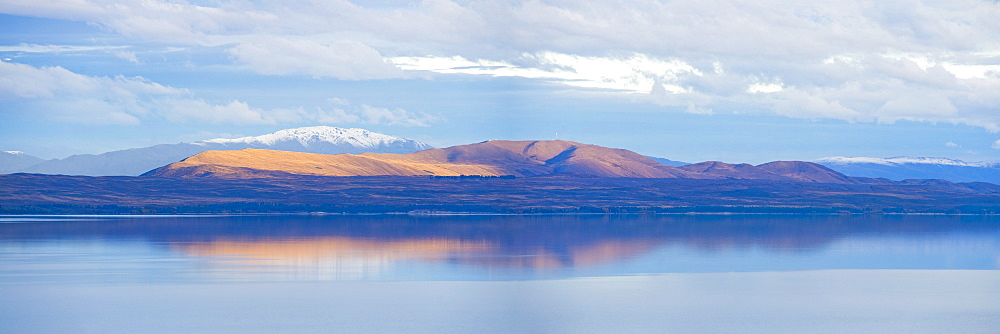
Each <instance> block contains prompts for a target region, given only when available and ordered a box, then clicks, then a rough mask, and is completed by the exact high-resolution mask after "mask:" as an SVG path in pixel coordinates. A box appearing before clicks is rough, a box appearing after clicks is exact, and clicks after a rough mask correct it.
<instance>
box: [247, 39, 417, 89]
mask: <svg viewBox="0 0 1000 334" xmlns="http://www.w3.org/2000/svg"><path fill="white" fill-rule="evenodd" d="M228 52H229V53H230V54H231V55H232V56H233V57H235V58H236V60H237V61H238V62H239V63H242V64H244V65H246V67H247V68H248V69H250V70H251V71H253V72H257V73H260V74H269V75H286V74H294V75H307V76H313V77H333V78H338V79H346V80H360V79H385V78H400V77H403V71H402V70H400V69H399V68H397V67H396V66H394V65H393V64H391V63H389V62H387V61H385V60H384V59H383V58H382V55H380V54H379V52H378V51H376V50H375V49H373V48H371V47H368V46H367V45H364V44H361V43H359V42H355V41H347V40H342V41H333V42H329V43H319V42H315V41H311V40H290V39H284V38H263V39H260V40H256V41H253V42H249V43H242V44H240V45H237V46H235V47H233V48H230V49H229V50H228Z"/></svg>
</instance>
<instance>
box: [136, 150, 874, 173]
mask: <svg viewBox="0 0 1000 334" xmlns="http://www.w3.org/2000/svg"><path fill="white" fill-rule="evenodd" d="M289 174H292V175H319V176H419V175H425V176H458V175H482V176H504V175H514V176H520V177H525V176H527V177H530V176H548V175H566V176H576V177H613V178H620V177H627V178H685V179H755V180H770V181H782V182H816V183H844V184H854V183H865V182H869V180H860V179H854V178H851V177H847V176H845V175H843V174H840V173H838V172H836V171H833V170H831V169H829V168H826V167H823V166H821V165H818V164H814V163H810V162H802V161H776V162H771V163H766V164H761V165H758V166H753V165H749V164H737V165H733V164H727V163H723V162H718V161H710V162H703V163H698V164H692V165H686V166H682V167H679V168H678V167H670V166H666V165H663V164H660V163H658V162H656V161H654V160H653V159H650V158H648V157H645V156H642V155H639V154H637V153H635V152H632V151H629V150H625V149H615V148H607V147H601V146H597V145H588V144H582V143H576V142H571V141H565V140H546V141H506V140H490V141H486V142H481V143H476V144H469V145H460V146H452V147H448V148H442V149H429V150H424V151H420V152H416V153H410V154H373V153H364V154H358V155H351V154H339V155H323V154H306V153H295V152H282V151H272V150H254V149H247V150H240V151H208V152H203V153H201V154H198V155H195V156H192V157H190V158H188V159H185V160H184V161H180V162H177V163H173V164H170V165H167V166H164V167H162V168H158V169H155V170H153V171H150V172H149V173H147V174H144V175H146V176H159V177H216V178H252V177H281V176H285V175H289Z"/></svg>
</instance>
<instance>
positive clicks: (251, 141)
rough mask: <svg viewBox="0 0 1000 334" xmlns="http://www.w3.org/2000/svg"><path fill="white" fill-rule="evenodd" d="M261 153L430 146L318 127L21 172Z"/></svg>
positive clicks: (133, 167) (56, 162)
mask: <svg viewBox="0 0 1000 334" xmlns="http://www.w3.org/2000/svg"><path fill="white" fill-rule="evenodd" d="M245 148H258V149H268V150H280V151H293V152H305V153H323V154H340V153H354V154H356V153H365V152H374V153H411V152H417V151H421V150H425V149H428V148H431V146H429V145H427V144H424V143H421V142H418V141H415V140H411V139H405V138H400V137H394V136H390V135H385V134H381V133H375V132H371V131H368V130H364V129H344V128H337V127H332V126H314V127H304V128H296V129H287V130H281V131H278V132H274V133H269V134H265V135H261V136H254V137H243V138H235V139H227V138H217V139H208V140H202V141H197V142H192V143H179V144H161V145H155V146H150V147H143V148H133V149H127V150H120V151H112V152H107V153H102V154H80V155H73V156H70V157H67V158H65V159H53V160H49V161H45V162H42V163H39V164H37V165H34V166H31V167H27V168H23V169H20V170H19V171H21V172H26V173H43V174H66V175H92V176H104V175H131V176H135V175H139V174H142V173H145V172H147V171H149V170H151V169H154V168H157V167H161V166H164V165H167V164H170V163H173V162H177V161H180V160H183V159H185V158H187V157H189V156H192V155H195V154H198V153H201V152H204V151H212V150H242V149H245Z"/></svg>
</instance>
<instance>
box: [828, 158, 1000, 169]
mask: <svg viewBox="0 0 1000 334" xmlns="http://www.w3.org/2000/svg"><path fill="white" fill-rule="evenodd" d="M816 162H818V163H830V164H837V165H847V164H879V165H886V166H892V165H902V164H928V165H948V166H968V167H990V166H994V165H997V162H989V161H981V162H965V161H962V160H956V159H948V158H928V157H892V158H870V157H827V158H822V159H816Z"/></svg>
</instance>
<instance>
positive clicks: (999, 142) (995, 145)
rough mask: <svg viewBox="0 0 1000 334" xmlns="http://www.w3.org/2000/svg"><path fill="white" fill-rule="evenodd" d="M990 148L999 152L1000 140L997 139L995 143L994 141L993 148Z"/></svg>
mask: <svg viewBox="0 0 1000 334" xmlns="http://www.w3.org/2000/svg"><path fill="white" fill-rule="evenodd" d="M991 147H993V148H994V149H997V150H1000V139H997V140H996V141H994V142H993V146H991Z"/></svg>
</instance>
